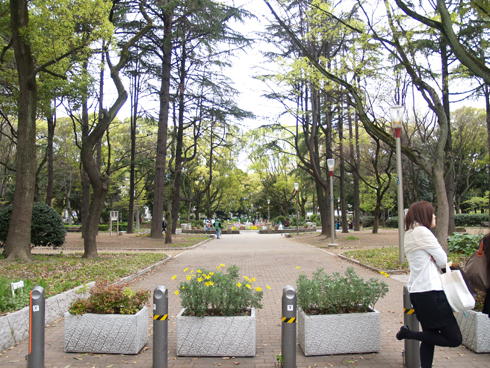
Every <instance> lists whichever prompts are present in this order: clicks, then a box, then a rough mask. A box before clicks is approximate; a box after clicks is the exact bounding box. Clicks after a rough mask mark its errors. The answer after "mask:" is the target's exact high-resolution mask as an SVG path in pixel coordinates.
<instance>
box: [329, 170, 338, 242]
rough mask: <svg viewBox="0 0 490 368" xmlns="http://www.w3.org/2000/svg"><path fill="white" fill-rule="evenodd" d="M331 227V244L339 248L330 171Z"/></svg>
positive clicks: (331, 173) (331, 172)
mask: <svg viewBox="0 0 490 368" xmlns="http://www.w3.org/2000/svg"><path fill="white" fill-rule="evenodd" d="M330 217H331V219H330V226H331V228H332V242H331V243H330V244H329V245H331V246H337V245H338V244H336V243H335V214H334V203H333V171H330Z"/></svg>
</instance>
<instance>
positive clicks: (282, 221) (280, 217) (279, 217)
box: [274, 216, 286, 225]
mask: <svg viewBox="0 0 490 368" xmlns="http://www.w3.org/2000/svg"><path fill="white" fill-rule="evenodd" d="M279 221H281V224H283V225H284V223H285V222H286V217H284V216H277V217H276V220H275V221H274V222H275V223H276V224H278V223H279Z"/></svg>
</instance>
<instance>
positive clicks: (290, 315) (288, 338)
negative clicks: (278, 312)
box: [281, 285, 297, 368]
mask: <svg viewBox="0 0 490 368" xmlns="http://www.w3.org/2000/svg"><path fill="white" fill-rule="evenodd" d="M296 314H297V313H296V289H295V288H294V286H291V285H288V286H286V287H285V288H284V289H283V291H282V318H281V320H282V324H281V326H282V327H281V355H282V357H283V359H284V363H283V364H282V366H283V368H296Z"/></svg>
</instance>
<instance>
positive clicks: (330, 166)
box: [327, 158, 335, 171]
mask: <svg viewBox="0 0 490 368" xmlns="http://www.w3.org/2000/svg"><path fill="white" fill-rule="evenodd" d="M327 166H328V171H333V169H334V167H335V159H333V158H329V159H327Z"/></svg>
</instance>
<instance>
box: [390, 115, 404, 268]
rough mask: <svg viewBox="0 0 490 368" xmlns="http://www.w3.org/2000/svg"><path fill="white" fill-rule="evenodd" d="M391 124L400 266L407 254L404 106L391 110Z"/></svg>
mask: <svg viewBox="0 0 490 368" xmlns="http://www.w3.org/2000/svg"><path fill="white" fill-rule="evenodd" d="M390 113H391V122H392V124H393V129H394V130H395V138H396V173H397V176H398V178H397V187H398V191H397V197H398V261H399V262H400V264H402V263H403V262H405V253H404V246H403V237H404V230H403V222H404V221H403V215H404V211H403V174H402V145H401V133H402V117H403V106H393V107H391V108H390Z"/></svg>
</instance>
